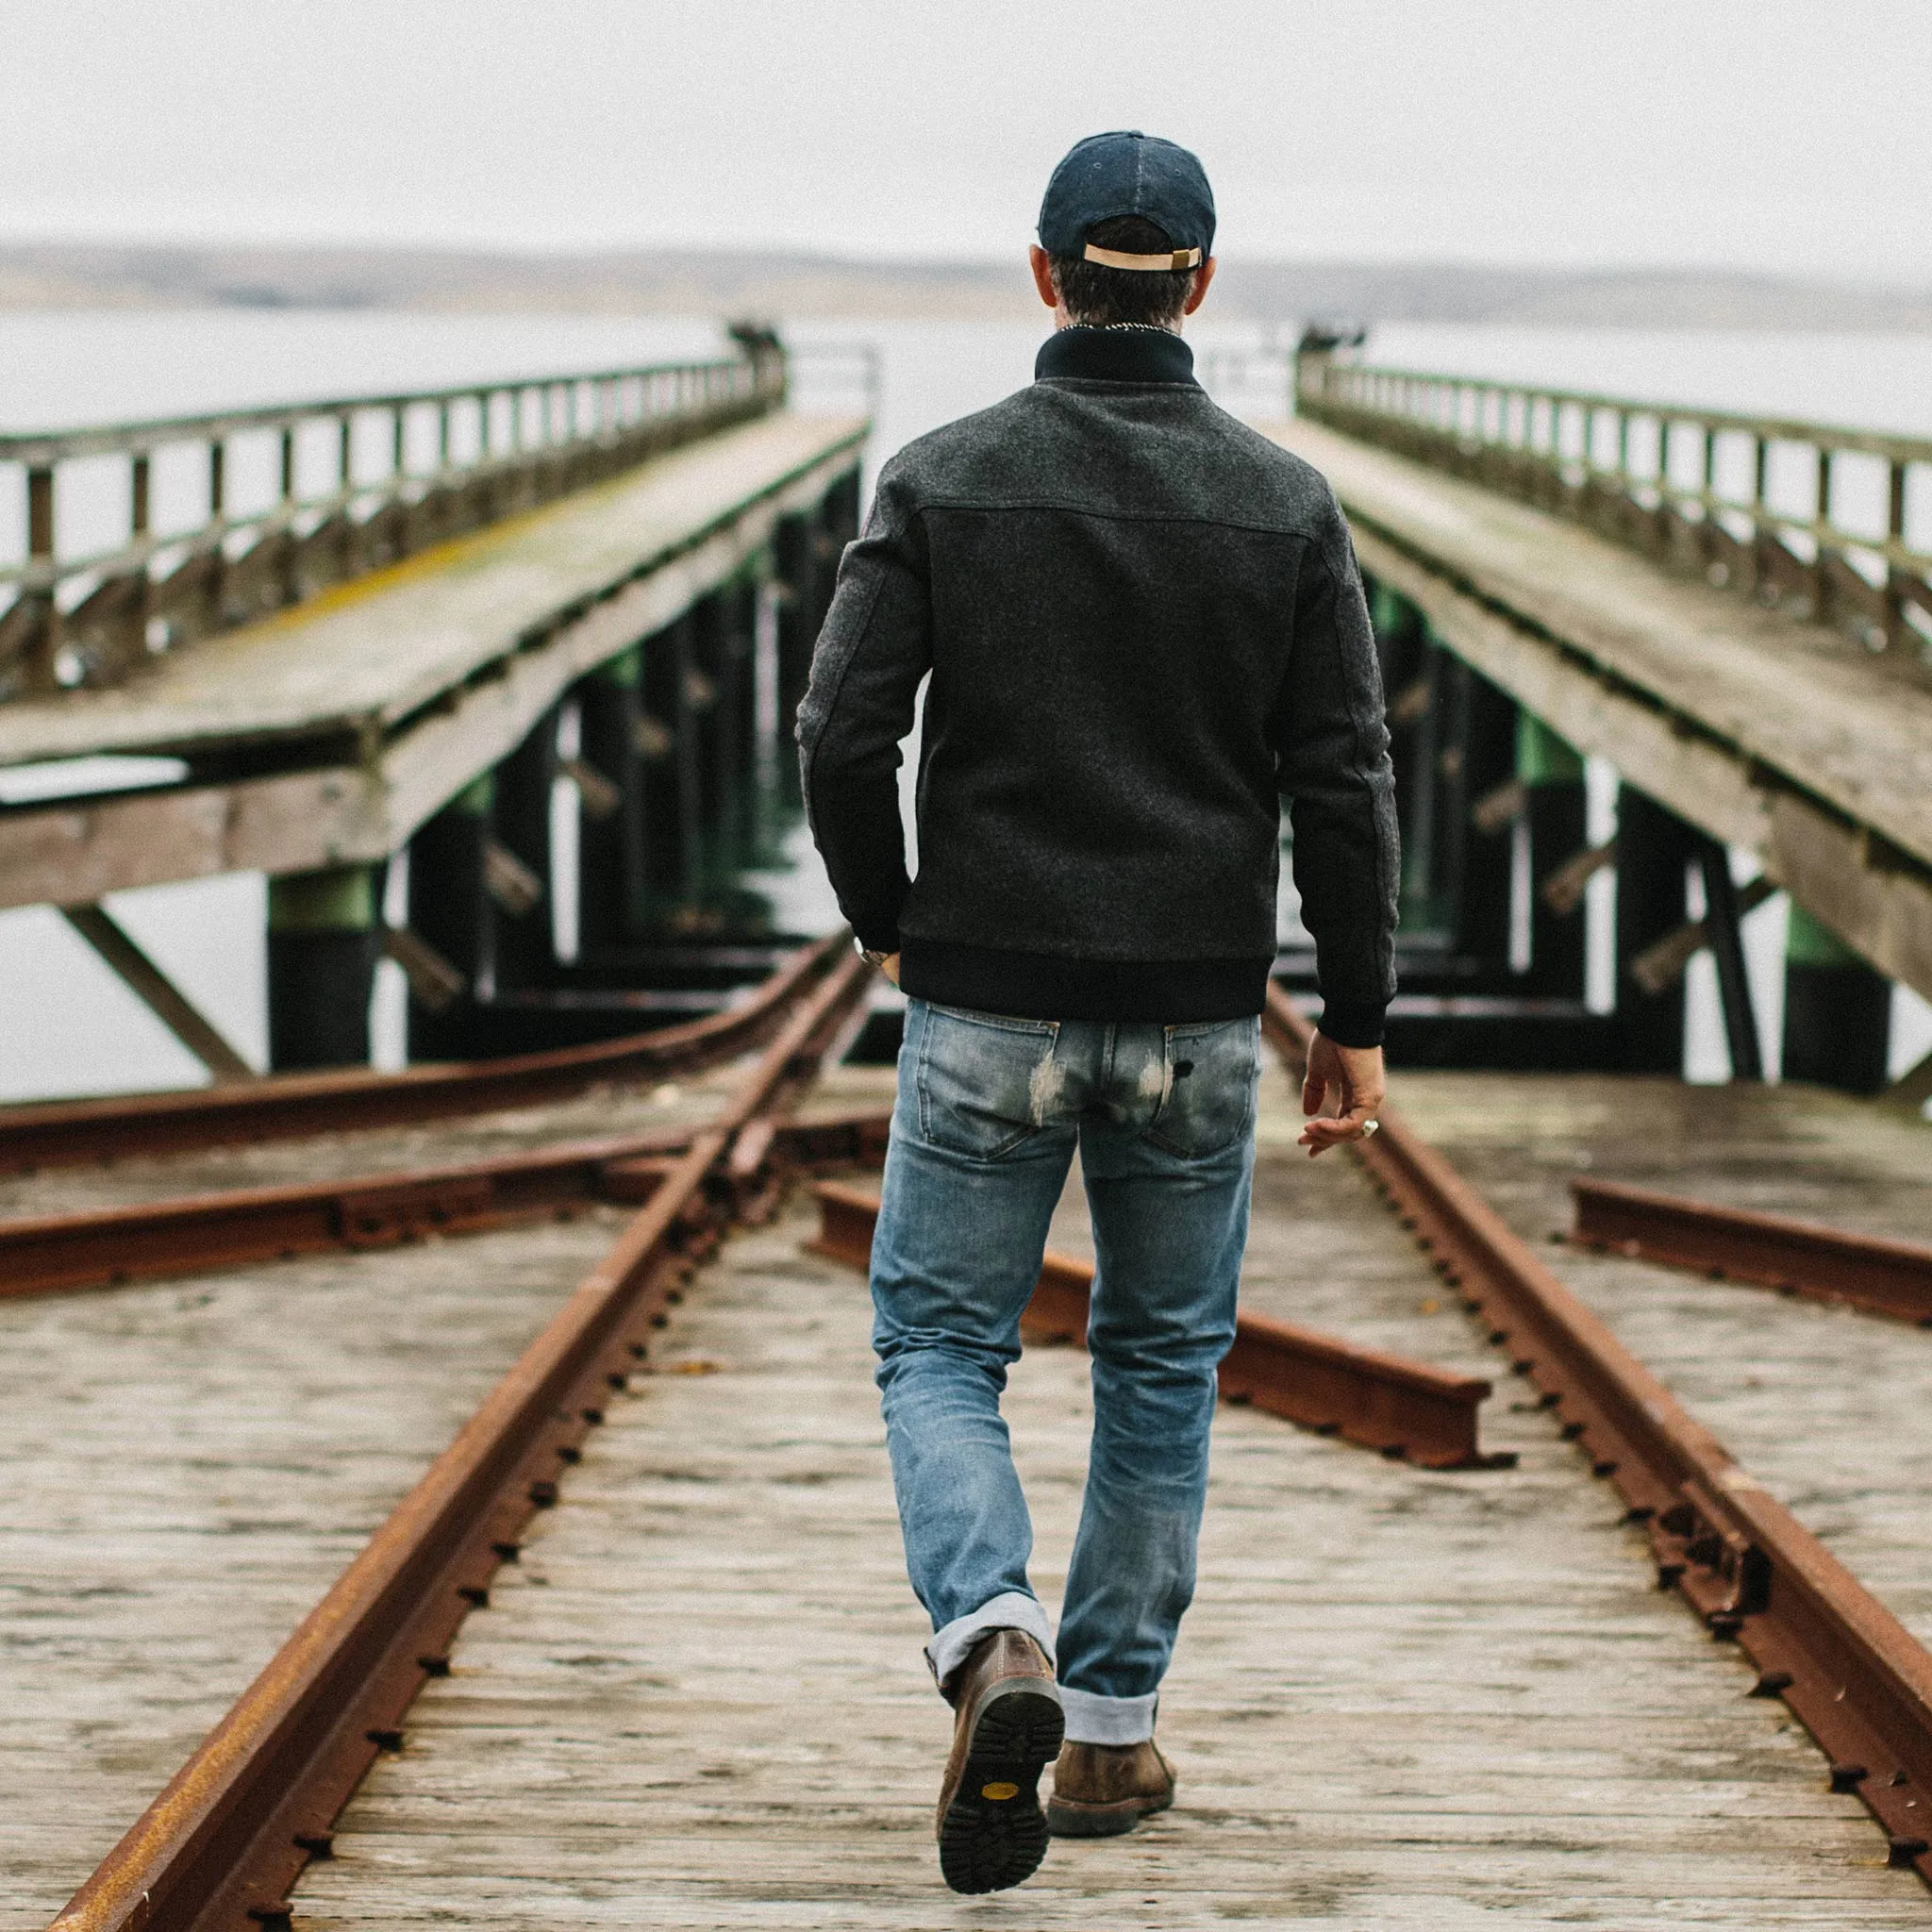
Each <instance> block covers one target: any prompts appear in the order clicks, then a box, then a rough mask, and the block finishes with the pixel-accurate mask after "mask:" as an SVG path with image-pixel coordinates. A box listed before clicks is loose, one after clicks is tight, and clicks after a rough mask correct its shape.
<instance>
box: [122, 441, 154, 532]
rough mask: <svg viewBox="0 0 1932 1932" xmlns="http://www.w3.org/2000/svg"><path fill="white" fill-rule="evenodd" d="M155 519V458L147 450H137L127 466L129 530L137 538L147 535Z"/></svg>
mask: <svg viewBox="0 0 1932 1932" xmlns="http://www.w3.org/2000/svg"><path fill="white" fill-rule="evenodd" d="M153 519H154V468H153V458H151V457H150V456H149V455H148V453H147V451H146V450H144V449H143V450H137V451H136V452H135V455H134V458H133V460H132V461H131V462H130V463H129V464H128V466H127V530H128V534H129V535H130V536H132V537H135V538H142V537H145V536H146V535H147V533H148V528H149V525H151V524H152V522H153Z"/></svg>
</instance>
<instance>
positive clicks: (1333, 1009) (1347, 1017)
mask: <svg viewBox="0 0 1932 1932" xmlns="http://www.w3.org/2000/svg"><path fill="white" fill-rule="evenodd" d="M1388 1020H1389V1002H1388V1001H1387V1000H1324V1002H1323V1004H1322V1017H1321V1019H1320V1020H1318V1021H1317V1022H1316V1023H1315V1024H1316V1025H1317V1026H1318V1027H1320V1029H1321V1030H1322V1032H1324V1034H1326V1035H1327V1036H1328V1038H1329V1039H1330V1040H1332V1041H1334V1042H1335V1043H1336V1045H1337V1046H1380V1045H1381V1043H1382V1033H1383V1029H1384V1027H1385V1026H1386V1025H1387V1024H1388Z"/></svg>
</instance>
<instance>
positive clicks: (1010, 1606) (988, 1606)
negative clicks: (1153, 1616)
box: [925, 1590, 1153, 1737]
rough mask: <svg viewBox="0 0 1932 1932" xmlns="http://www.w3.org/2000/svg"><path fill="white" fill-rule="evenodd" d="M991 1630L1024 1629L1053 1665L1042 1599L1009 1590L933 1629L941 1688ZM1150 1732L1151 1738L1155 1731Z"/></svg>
mask: <svg viewBox="0 0 1932 1932" xmlns="http://www.w3.org/2000/svg"><path fill="white" fill-rule="evenodd" d="M989 1630H1024V1631H1025V1633H1026V1634H1027V1636H1029V1637H1030V1638H1032V1640H1033V1641H1034V1642H1035V1643H1037V1644H1039V1646H1040V1647H1041V1650H1043V1651H1044V1652H1045V1653H1046V1660H1047V1663H1048V1664H1049V1665H1051V1664H1052V1662H1053V1660H1054V1657H1053V1625H1052V1624H1049V1623H1048V1622H1047V1620H1046V1612H1045V1611H1044V1610H1043V1609H1041V1607H1040V1599H1039V1598H1038V1597H1037V1596H1026V1595H1024V1594H1023V1593H1022V1592H1021V1591H1017V1590H1009V1591H1007V1592H1006V1594H1005V1595H1004V1596H996V1597H994V1598H993V1599H992V1600H991V1602H990V1603H984V1604H981V1605H980V1607H978V1608H977V1609H976V1610H974V1611H973V1613H972V1614H971V1615H970V1616H965V1617H955V1618H954V1619H953V1621H952V1622H951V1623H950V1624H947V1625H946V1626H945V1628H944V1629H942V1630H936V1631H934V1632H933V1639H932V1641H931V1642H930V1643H928V1644H927V1645H926V1646H925V1660H926V1662H927V1663H929V1664H930V1665H931V1666H932V1674H933V1681H934V1682H935V1683H937V1684H938V1685H939V1687H940V1689H941V1691H943V1690H944V1689H945V1688H946V1679H947V1678H948V1677H950V1676H951V1675H952V1674H953V1673H954V1672H955V1671H957V1670H958V1668H959V1666H960V1665H961V1664H963V1663H964V1662H965V1661H966V1653H967V1652H968V1651H969V1650H971V1649H972V1648H973V1646H974V1644H975V1643H977V1642H978V1641H979V1640H980V1639H981V1638H982V1637H984V1636H985V1635H986V1633H987V1632H988V1631H989ZM1147 1735H1148V1736H1150V1737H1151V1736H1152V1735H1153V1733H1152V1732H1151V1731H1150V1732H1149V1733H1148V1734H1147Z"/></svg>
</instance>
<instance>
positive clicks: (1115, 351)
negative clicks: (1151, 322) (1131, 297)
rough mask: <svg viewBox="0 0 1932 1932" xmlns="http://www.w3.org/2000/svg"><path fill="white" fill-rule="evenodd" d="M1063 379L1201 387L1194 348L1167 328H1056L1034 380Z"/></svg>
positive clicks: (1037, 364) (1035, 366) (1042, 352)
mask: <svg viewBox="0 0 1932 1932" xmlns="http://www.w3.org/2000/svg"><path fill="white" fill-rule="evenodd" d="M1054 377H1059V378H1062V379H1068V380H1072V381H1074V382H1141V383H1173V384H1179V385H1181V386H1183V387H1185V388H1189V389H1193V388H1196V387H1198V385H1197V384H1196V383H1195V381H1194V352H1193V351H1192V350H1191V348H1189V347H1188V345H1187V343H1186V342H1184V341H1182V340H1181V339H1180V337H1179V336H1177V335H1175V334H1174V332H1173V331H1172V330H1170V329H1164V328H1088V327H1085V326H1082V325H1074V327H1072V328H1063V329H1058V330H1056V331H1055V332H1054V333H1053V334H1052V335H1050V336H1049V337H1048V338H1047V339H1046V341H1044V342H1043V343H1041V349H1040V354H1039V355H1038V356H1037V357H1035V358H1034V362H1033V379H1034V380H1035V381H1036V382H1038V381H1041V379H1052V378H1054Z"/></svg>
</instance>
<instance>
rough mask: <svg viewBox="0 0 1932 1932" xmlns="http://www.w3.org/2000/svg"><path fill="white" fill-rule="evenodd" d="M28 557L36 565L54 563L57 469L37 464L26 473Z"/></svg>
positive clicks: (46, 464)
mask: <svg viewBox="0 0 1932 1932" xmlns="http://www.w3.org/2000/svg"><path fill="white" fill-rule="evenodd" d="M26 554H27V559H28V561H29V562H32V563H47V564H51V563H52V562H53V561H54V466H53V465H52V464H51V463H36V464H35V465H34V466H33V467H32V468H31V469H29V470H28V471H27V473H26Z"/></svg>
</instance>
